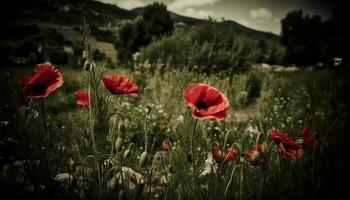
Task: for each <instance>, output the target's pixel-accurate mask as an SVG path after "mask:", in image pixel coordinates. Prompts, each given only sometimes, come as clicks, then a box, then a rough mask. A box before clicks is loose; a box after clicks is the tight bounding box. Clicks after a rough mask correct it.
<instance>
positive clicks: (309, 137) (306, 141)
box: [300, 126, 321, 147]
mask: <svg viewBox="0 0 350 200" xmlns="http://www.w3.org/2000/svg"><path fill="white" fill-rule="evenodd" d="M300 135H301V137H302V138H303V143H302V145H303V146H305V147H312V145H313V142H314V139H315V138H314V134H313V133H312V132H311V131H310V129H309V126H305V127H304V128H303V129H302V130H301V133H300ZM320 144H321V140H320V139H318V140H317V143H316V145H315V146H316V147H318V146H320Z"/></svg>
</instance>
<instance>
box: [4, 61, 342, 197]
mask: <svg viewBox="0 0 350 200" xmlns="http://www.w3.org/2000/svg"><path fill="white" fill-rule="evenodd" d="M30 70H31V69H30V68H24V69H19V68H5V69H3V73H2V74H1V81H2V83H3V84H2V85H1V97H0V100H1V104H2V109H1V121H2V124H1V141H2V143H1V166H2V167H4V166H6V165H8V164H9V163H13V162H15V161H18V160H22V159H28V155H26V153H28V152H23V149H26V150H28V149H31V148H32V150H31V151H32V152H30V154H31V156H29V158H30V160H37V159H39V157H38V156H37V154H39V153H38V152H37V150H36V148H35V146H37V145H38V144H40V137H42V136H41V129H42V128H43V126H42V124H41V121H40V118H41V116H40V115H41V112H40V104H39V101H36V100H33V101H32V102H31V106H30V109H28V104H29V100H28V99H25V98H24V97H23V94H22V92H21V90H20V89H19V86H18V83H17V82H18V80H19V78H20V76H22V75H24V74H29V73H30ZM60 70H61V72H62V74H63V77H64V84H63V86H62V87H61V88H59V89H58V90H57V91H56V92H54V93H52V94H51V95H50V96H49V97H48V98H47V99H46V100H45V106H46V109H47V114H48V127H49V131H50V134H51V135H52V143H51V145H52V146H51V147H49V148H50V152H49V156H50V158H49V160H50V164H51V165H52V166H51V170H52V171H53V172H54V173H64V172H65V173H72V174H73V175H74V176H75V174H74V173H73V171H79V170H77V168H79V167H80V169H81V168H83V169H84V165H86V166H85V167H86V169H85V170H86V171H89V170H90V171H89V172H80V175H82V174H83V175H82V180H81V179H79V178H77V179H78V181H77V183H75V184H68V185H63V186H62V185H61V184H59V183H55V184H57V186H56V187H54V186H52V187H51V189H52V188H55V189H54V192H55V193H56V194H58V195H57V196H59V197H63V198H86V199H143V198H145V199H150V198H152V199H204V198H206V199H258V198H259V199H308V198H311V199H314V198H317V197H320V196H322V197H329V198H337V197H340V196H339V195H340V194H341V192H345V191H343V187H341V184H340V183H339V182H337V178H341V179H345V177H347V175H348V172H347V170H344V166H343V165H344V159H346V158H348V153H347V151H346V149H347V147H346V144H347V143H346V141H347V138H348V136H347V135H346V124H347V122H348V121H347V120H348V107H347V103H348V96H347V93H346V88H348V86H349V81H347V76H348V72H347V71H335V70H329V69H316V70H306V69H300V70H297V71H293V72H271V71H259V70H251V71H248V72H246V73H241V74H235V75H234V76H233V77H229V76H228V75H225V74H220V75H219V74H211V75H205V74H200V73H196V72H190V71H189V70H187V69H183V70H179V69H177V70H168V71H164V72H161V71H160V70H157V69H153V70H150V69H136V70H129V69H125V68H115V69H106V70H105V71H104V74H105V75H107V74H118V75H122V76H125V77H127V78H129V79H132V80H135V82H136V83H137V85H138V86H139V97H137V98H131V97H117V96H112V97H111V98H110V102H109V104H108V106H109V107H108V110H109V111H117V112H119V113H121V114H122V115H123V118H122V120H121V119H119V118H118V119H117V117H115V118H113V117H111V118H106V120H107V122H106V124H108V126H112V129H111V128H109V131H108V128H107V129H96V131H95V132H96V133H95V134H98V135H99V136H98V137H102V138H106V137H107V135H110V134H111V130H112V132H113V134H117V135H118V137H122V140H123V142H122V149H123V150H122V152H125V150H126V149H128V147H129V146H130V144H131V143H132V144H133V145H134V148H132V151H131V155H130V156H129V157H127V158H125V159H123V156H122V155H123V154H120V152H119V153H118V152H116V153H115V152H113V148H114V142H115V139H116V135H114V136H113V137H112V139H111V138H107V141H109V140H111V141H110V143H107V144H105V146H104V147H100V151H99V152H98V155H99V156H100V157H99V158H100V160H98V161H96V162H89V161H86V160H88V157H89V156H91V155H94V156H96V155H97V154H96V152H95V154H94V153H93V152H92V151H91V150H89V148H88V147H89V146H91V143H90V142H91V141H89V140H87V139H86V138H88V136H86V134H87V133H88V131H87V129H88V128H87V127H88V126H89V123H88V122H87V120H88V119H89V110H88V109H86V108H79V107H77V105H76V103H75V97H74V92H75V91H77V90H85V91H88V89H89V86H88V84H87V78H88V76H87V73H86V72H85V71H84V70H73V69H70V68H68V67H67V66H65V67H61V68H60ZM186 77H187V78H186ZM252 77H254V78H252ZM250 79H258V81H249V80H250ZM189 82H191V83H197V82H198V83H199V82H201V83H207V84H209V85H211V86H213V87H215V88H217V89H219V90H220V91H221V92H223V93H224V94H225V95H226V96H227V97H228V100H229V102H230V109H229V114H228V116H227V117H226V118H225V119H224V120H223V121H221V122H215V121H210V120H206V121H199V123H198V127H197V129H196V131H195V135H196V149H195V152H196V155H197V157H198V159H197V161H198V162H197V163H196V166H195V167H196V168H197V169H198V170H197V172H196V171H195V170H193V166H192V164H191V162H189V160H190V158H189V157H188V156H189V152H190V151H191V147H190V146H191V144H190V137H191V134H192V130H193V128H194V127H193V124H194V120H193V119H192V117H191V113H190V111H189V110H188V109H187V108H186V106H185V104H184V102H183V97H182V90H183V87H184V86H186V84H187V83H189ZM101 84H102V83H101ZM252 84H258V86H254V87H253V88H255V90H259V92H258V95H253V96H252V95H250V93H251V92H250V90H251V88H252ZM179 86H180V87H179ZM256 88H257V89H256ZM98 90H99V92H100V94H103V95H107V94H108V93H107V90H105V88H103V86H101V87H100V88H99V89H98ZM255 93H256V92H255ZM255 93H254V94H255ZM116 107H118V108H117V109H116ZM146 108H147V109H150V113H149V114H147V113H146V111H145V109H146ZM24 116H30V117H29V123H28V124H27V123H26V120H23V119H24ZM38 116H40V117H38ZM145 119H147V120H146V121H145ZM113 120H114V122H113ZM4 122H9V123H8V124H6V125H5V123H4ZM116 123H117V124H116ZM305 125H309V126H310V127H311V130H312V132H313V133H315V134H316V136H315V137H316V138H320V139H321V146H320V147H317V148H316V147H313V148H311V149H304V151H303V156H302V158H301V159H300V160H293V161H286V160H283V159H282V158H281V157H280V156H279V155H278V152H277V147H276V146H275V144H274V143H273V142H272V141H271V139H270V138H269V136H268V132H269V130H271V129H276V130H279V131H282V132H284V133H286V134H288V136H290V137H291V138H293V139H297V137H298V135H299V133H300V131H301V128H302V127H304V126H305ZM145 126H146V127H147V129H146V130H145ZM24 127H25V128H24ZM116 127H119V128H116ZM23 129H25V130H23ZM99 130H104V131H105V132H103V131H102V132H99ZM145 132H146V135H147V134H148V137H149V138H148V144H149V150H148V154H149V159H148V162H147V164H146V166H144V167H140V166H139V159H140V155H141V153H142V152H143V151H144V143H145V138H146V137H145ZM166 138H168V139H169V141H170V146H171V150H170V151H169V152H163V153H162V154H161V155H162V158H161V161H162V162H161V165H160V164H159V162H157V161H155V160H156V159H154V157H155V155H156V154H157V152H162V145H161V143H162V141H163V140H164V139H166ZM84 142H86V143H87V144H86V145H85V144H84ZM214 142H216V143H218V144H219V146H221V148H226V149H227V148H229V147H232V148H235V149H236V150H238V151H239V155H238V157H237V158H236V159H235V160H234V161H231V162H229V163H227V164H225V165H224V166H220V167H219V168H217V169H216V168H215V165H214V166H213V169H212V170H213V171H215V170H216V173H210V174H207V175H205V176H201V175H200V172H201V170H200V169H204V168H205V165H204V160H205V159H206V157H207V156H208V153H209V152H211V151H212V144H213V143H214ZM262 142H264V143H266V144H267V149H268V152H269V153H268V156H269V159H268V162H267V165H266V166H264V167H261V166H252V165H250V164H249V163H248V162H247V161H246V160H245V159H244V155H243V154H242V153H244V152H245V151H247V150H248V149H250V148H251V147H252V146H253V145H254V144H257V143H262ZM223 144H225V145H223ZM84 148H86V149H84ZM110 149H112V151H111V155H113V159H111V157H110V156H108V154H109V152H110ZM114 155H115V156H114ZM157 155H158V154H157ZM163 156H164V158H163ZM110 160H111V162H112V163H111V166H109V165H108V166H105V165H104V164H105V162H106V161H108V162H109V161H110ZM71 161H74V169H73V168H72V163H71ZM85 161H86V162H85ZM99 164H100V165H99ZM157 165H159V166H157ZM82 166H83V167H82ZM101 166H102V167H101ZM103 166H104V167H105V168H106V169H107V171H108V170H111V171H112V172H113V173H116V174H117V173H119V172H120V170H121V168H122V167H123V166H126V167H130V168H132V169H133V170H135V171H136V172H139V173H140V174H142V175H143V177H144V183H142V184H140V183H137V185H138V186H137V187H136V188H130V186H129V184H125V183H124V182H123V183H122V184H112V186H111V182H109V180H110V179H111V177H113V176H110V175H108V176H107V175H106V179H103V177H102V178H101V177H100V176H101V174H98V173H97V175H99V177H98V179H101V183H98V184H97V183H96V184H95V182H96V181H97V180H96V179H97V176H95V175H94V174H95V172H99V169H100V168H101V170H100V171H101V172H103ZM32 168H33V166H31V168H30V169H32ZM114 168H115V169H118V170H119V171H118V170H116V171H114V170H113V169H114ZM214 168H215V170H214ZM9 169H10V167H9ZM24 169H26V170H27V171H26V170H24V172H23V174H26V172H28V168H25V167H24ZM193 171H194V172H193ZM104 172H106V170H105V171H104ZM2 173H3V175H2V179H1V180H2V181H1V183H2V185H1V186H2V188H3V189H2V190H3V191H4V192H5V193H6V194H13V195H15V196H21V195H28V194H30V192H33V191H32V190H29V192H28V190H27V185H35V184H33V183H31V182H30V180H41V179H42V177H41V175H40V174H41V173H40V168H39V171H35V170H34V171H33V170H32V171H31V173H29V174H30V175H31V176H35V177H36V178H34V179H33V177H30V176H29V175H28V174H26V176H25V175H22V174H19V173H17V174H16V173H15V175H14V176H15V177H16V176H24V177H25V178H26V179H27V180H25V181H23V180H22V179H20V178H18V177H17V178H18V179H20V180H17V179H9V178H8V176H7V175H8V174H11V173H9V172H8V169H6V170H5V171H4V168H3V170H2ZM77 173H78V172H77ZM84 173H85V176H84ZM78 174H79V173H78ZM27 176H29V177H27ZM77 176H79V175H77ZM84 177H85V178H86V180H85V181H86V182H91V183H93V184H87V185H84V184H82V183H81V182H84ZM150 177H151V178H150ZM156 178H159V179H161V178H165V179H166V181H165V183H164V181H162V183H160V181H159V180H158V182H157V180H153V179H156ZM72 179H73V178H72ZM28 180H29V181H28ZM18 182H20V183H18ZM38 185H39V186H40V184H38ZM81 185H82V186H84V187H82V186H81ZM101 185H104V187H105V188H104V189H101V188H99V189H98V187H101ZM140 185H142V187H141V186H140ZM85 186H86V187H87V188H85ZM21 187H23V188H24V189H23V188H21ZM36 187H37V186H35V189H34V191H45V190H44V189H42V188H41V189H40V188H36ZM18 191H19V192H18ZM51 192H52V191H51ZM34 193H35V192H34ZM36 195H37V194H36ZM34 197H36V196H35V195H34Z"/></svg>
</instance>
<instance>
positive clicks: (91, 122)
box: [88, 76, 97, 153]
mask: <svg viewBox="0 0 350 200" xmlns="http://www.w3.org/2000/svg"><path fill="white" fill-rule="evenodd" d="M88 94H89V121H90V134H91V141H92V147H93V149H94V151H95V153H96V152H97V148H96V143H95V138H94V124H93V116H92V105H91V77H90V76H89V90H88Z"/></svg>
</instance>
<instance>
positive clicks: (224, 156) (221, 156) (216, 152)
mask: <svg viewBox="0 0 350 200" xmlns="http://www.w3.org/2000/svg"><path fill="white" fill-rule="evenodd" d="M237 155H238V152H237V151H236V150H235V149H232V148H229V149H228V150H227V151H226V153H223V152H222V151H220V149H219V147H218V145H217V144H215V143H214V145H213V158H214V160H215V161H216V162H217V163H219V164H220V163H226V162H228V161H230V160H234V159H235V158H236V157H237Z"/></svg>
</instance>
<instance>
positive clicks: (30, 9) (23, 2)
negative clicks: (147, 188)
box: [1, 0, 137, 27]
mask: <svg viewBox="0 0 350 200" xmlns="http://www.w3.org/2000/svg"><path fill="white" fill-rule="evenodd" d="M1 11H3V12H2V13H3V15H4V16H7V17H6V18H7V20H8V21H10V22H11V21H12V22H23V21H24V22H26V21H28V22H31V21H39V22H50V23H56V24H62V25H72V24H73V25H81V24H82V23H83V19H84V18H85V19H86V21H87V22H88V23H90V24H92V25H94V26H97V27H101V26H106V25H108V24H111V25H115V24H117V23H118V21H119V20H123V19H133V18H135V17H136V16H137V15H136V14H135V13H134V12H132V11H128V10H125V9H122V8H119V7H118V6H116V5H112V4H105V3H102V2H99V1H93V0H30V1H28V0H12V1H11V2H10V4H9V5H6V7H2V8H1ZM4 12H5V13H8V14H7V15H5V14H4Z"/></svg>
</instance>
